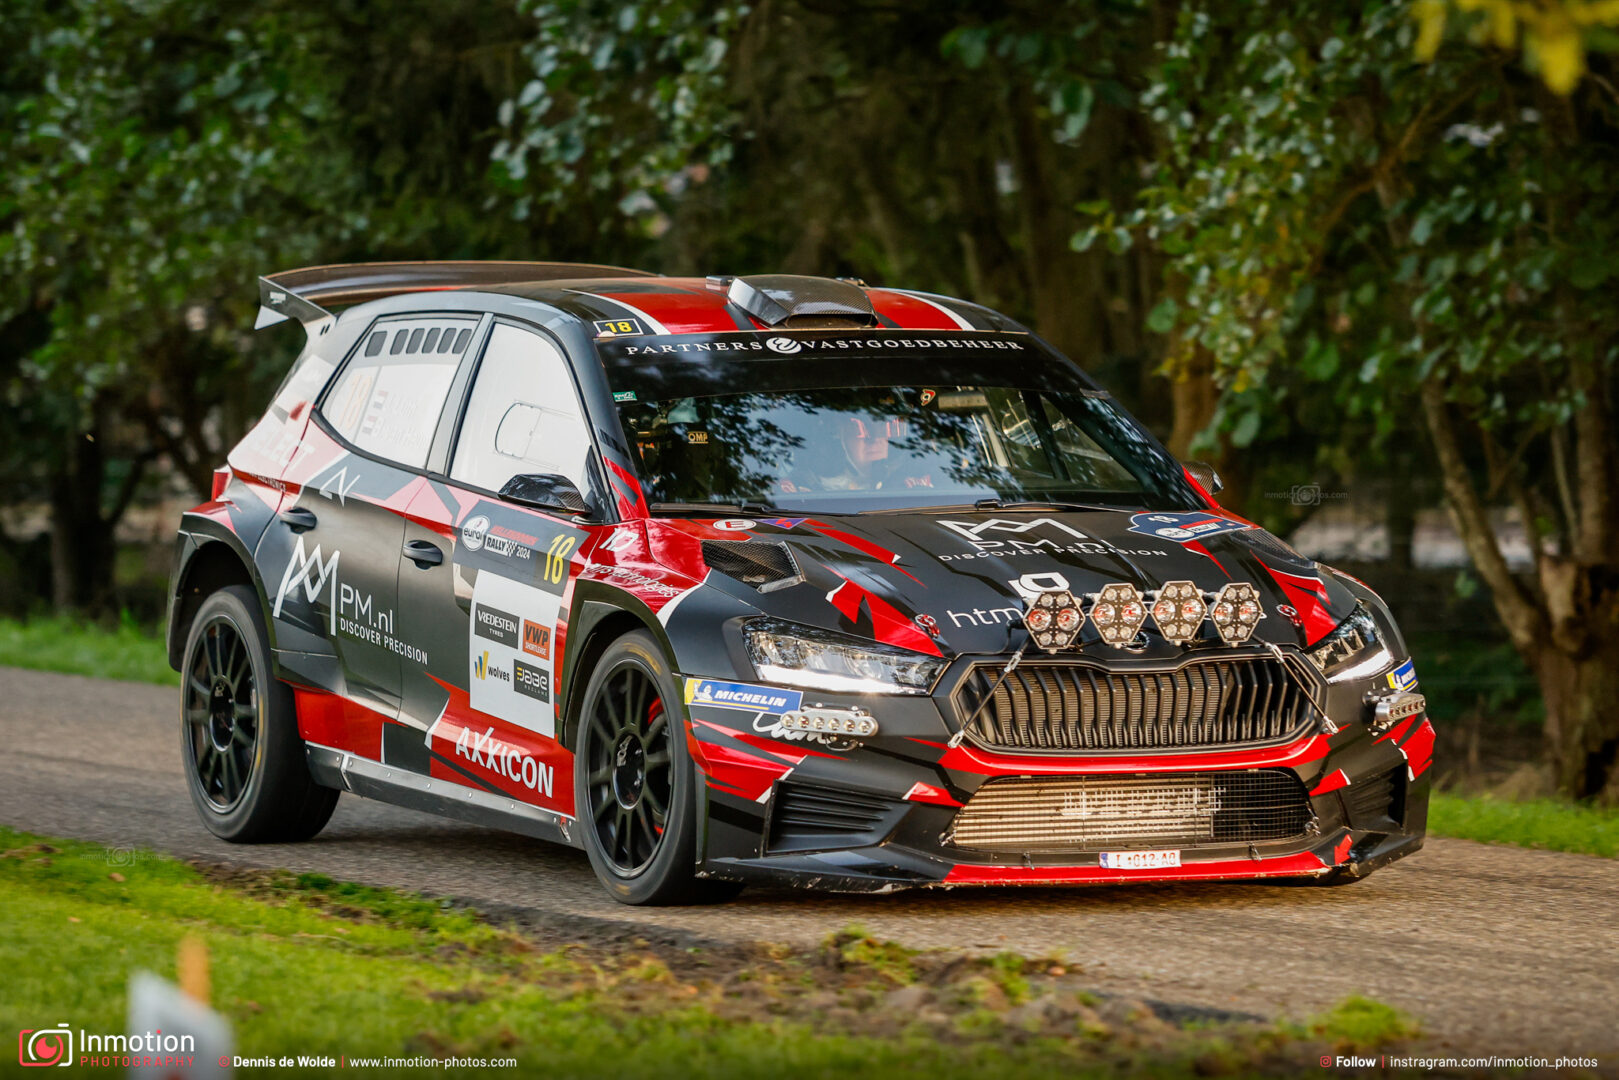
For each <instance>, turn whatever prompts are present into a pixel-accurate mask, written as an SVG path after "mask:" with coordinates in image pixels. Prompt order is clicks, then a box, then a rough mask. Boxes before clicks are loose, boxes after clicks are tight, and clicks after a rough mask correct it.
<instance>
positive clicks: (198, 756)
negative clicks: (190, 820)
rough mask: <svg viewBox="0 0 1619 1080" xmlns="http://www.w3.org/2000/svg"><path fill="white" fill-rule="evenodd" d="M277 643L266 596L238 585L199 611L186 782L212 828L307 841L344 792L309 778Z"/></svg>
mask: <svg viewBox="0 0 1619 1080" xmlns="http://www.w3.org/2000/svg"><path fill="white" fill-rule="evenodd" d="M269 640H270V639H269V635H268V634H267V633H266V632H265V629H264V616H263V614H262V613H261V612H260V610H259V602H258V596H257V595H256V594H255V593H254V591H253V590H252V589H251V588H249V587H248V586H246V585H231V586H229V587H227V588H223V589H220V590H219V591H218V592H215V593H212V594H211V595H209V597H208V598H207V599H206V600H204V601H203V602H202V606H201V607H200V608H199V609H198V610H197V616H196V618H195V619H194V620H193V621H192V624H191V631H190V633H188V634H187V635H186V647H185V654H184V655H185V662H184V666H183V667H182V668H181V669H180V672H181V685H180V750H181V757H182V763H183V764H184V766H185V771H186V787H187V788H188V789H189V790H190V792H191V802H192V804H193V805H195V806H196V808H197V813H198V815H199V816H201V818H202V823H203V824H204V825H205V826H207V828H208V831H209V832H211V833H213V834H214V835H215V836H217V837H219V838H220V839H222V840H228V841H230V842H231V843H234V844H260V843H273V842H277V841H295V840H308V839H309V838H310V837H312V836H314V835H315V834H316V833H318V832H320V830H321V829H322V828H323V827H324V826H325V825H326V822H327V821H328V820H329V819H330V818H331V816H332V810H333V808H335V807H336V806H337V796H338V792H337V791H335V790H333V789H332V788H327V787H321V786H320V785H319V784H316V783H315V781H314V780H313V779H312V778H311V777H310V775H309V766H308V764H307V762H306V760H305V757H304V741H303V740H302V739H301V738H299V737H298V716H297V712H296V709H295V707H294V704H293V697H292V690H291V689H290V688H289V687H288V686H287V684H286V683H283V682H281V681H280V680H278V679H276V678H275V676H274V674H273V668H272V667H271V664H270V644H269Z"/></svg>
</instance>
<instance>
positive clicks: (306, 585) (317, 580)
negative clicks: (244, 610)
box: [270, 536, 343, 634]
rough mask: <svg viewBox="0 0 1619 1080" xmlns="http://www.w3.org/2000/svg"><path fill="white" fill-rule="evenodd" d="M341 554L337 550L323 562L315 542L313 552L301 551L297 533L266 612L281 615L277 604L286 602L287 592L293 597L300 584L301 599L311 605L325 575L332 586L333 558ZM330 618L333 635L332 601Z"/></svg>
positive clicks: (273, 615)
mask: <svg viewBox="0 0 1619 1080" xmlns="http://www.w3.org/2000/svg"><path fill="white" fill-rule="evenodd" d="M342 555H343V553H342V552H341V551H334V552H332V557H331V558H330V559H327V560H324V561H323V560H322V559H321V557H320V545H319V544H316V545H315V552H314V554H313V555H309V554H305V552H304V538H303V537H301V536H300V537H299V538H298V544H297V546H296V547H294V548H293V549H292V558H291V559H289V560H288V561H287V569H286V571H285V572H284V573H283V574H282V575H281V587H280V588H279V589H277V590H276V593H275V607H274V608H272V609H271V611H270V615H271V617H272V618H277V619H279V618H280V617H281V606H282V604H284V603H285V602H286V599H287V595H288V593H289V591H290V592H291V593H292V594H293V595H294V596H296V595H297V592H298V587H299V586H300V585H301V586H303V590H304V599H305V600H307V601H308V602H309V603H311V604H313V603H314V602H315V600H316V599H317V598H318V597H319V596H320V591H321V590H322V589H324V588H325V587H326V581H327V579H328V578H331V579H332V585H333V587H334V589H335V587H336V585H337V579H336V578H334V577H333V576H332V575H334V574H335V573H336V572H337V560H338V559H339V558H341V557H342ZM331 621H332V627H331V630H332V633H334V634H335V633H337V605H336V604H335V603H334V604H332V605H331Z"/></svg>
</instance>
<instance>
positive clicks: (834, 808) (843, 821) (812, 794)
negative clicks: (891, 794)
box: [770, 783, 895, 851]
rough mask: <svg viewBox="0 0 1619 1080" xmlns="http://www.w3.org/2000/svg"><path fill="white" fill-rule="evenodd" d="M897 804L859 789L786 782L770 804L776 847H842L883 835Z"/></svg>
mask: <svg viewBox="0 0 1619 1080" xmlns="http://www.w3.org/2000/svg"><path fill="white" fill-rule="evenodd" d="M894 806H895V804H894V803H893V802H891V801H889V800H887V799H883V798H879V797H877V796H875V795H865V794H862V793H860V792H855V791H843V790H839V789H837V788H827V787H818V786H812V785H809V784H795V783H782V784H778V785H776V794H775V798H774V801H773V803H772V805H771V808H770V848H771V850H772V851H792V850H798V851H802V850H807V849H812V848H817V847H841V846H848V845H851V844H858V843H861V842H869V843H875V842H876V841H878V840H880V839H882V835H883V834H885V833H886V832H887V831H888V826H889V825H890V823H891V817H892V811H893V809H894Z"/></svg>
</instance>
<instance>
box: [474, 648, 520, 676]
mask: <svg viewBox="0 0 1619 1080" xmlns="http://www.w3.org/2000/svg"><path fill="white" fill-rule="evenodd" d="M472 673H473V674H474V675H476V676H478V678H480V679H495V680H496V681H498V682H511V679H512V677H511V675H510V674H509V673H508V672H507V671H506V669H505V668H498V667H495V666H494V665H493V664H491V663H490V662H489V650H488V649H485V650H484V651H483V655H482V656H480V657H478V658H477V659H476V660H474V661H472Z"/></svg>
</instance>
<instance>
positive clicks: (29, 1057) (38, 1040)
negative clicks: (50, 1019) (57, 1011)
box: [17, 1024, 73, 1068]
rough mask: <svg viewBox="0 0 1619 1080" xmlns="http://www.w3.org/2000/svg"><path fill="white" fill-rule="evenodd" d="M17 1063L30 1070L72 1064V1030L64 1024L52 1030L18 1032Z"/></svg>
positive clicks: (38, 1029) (41, 1029) (39, 1029)
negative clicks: (30, 1068)
mask: <svg viewBox="0 0 1619 1080" xmlns="http://www.w3.org/2000/svg"><path fill="white" fill-rule="evenodd" d="M17 1061H18V1063H19V1064H21V1065H23V1066H26V1067H32V1068H42V1067H48V1066H51V1065H62V1066H67V1065H71V1064H73V1031H72V1029H70V1028H69V1027H68V1026H67V1025H66V1024H58V1025H57V1026H56V1027H53V1028H36V1029H28V1030H24V1031H22V1032H19V1033H18V1035H17Z"/></svg>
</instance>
